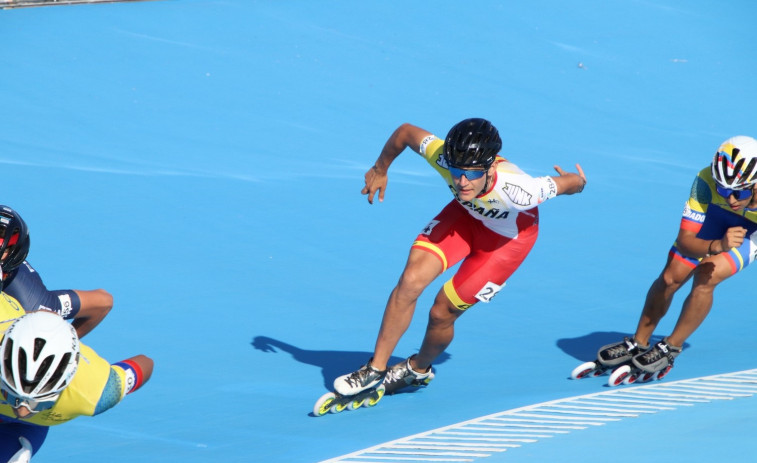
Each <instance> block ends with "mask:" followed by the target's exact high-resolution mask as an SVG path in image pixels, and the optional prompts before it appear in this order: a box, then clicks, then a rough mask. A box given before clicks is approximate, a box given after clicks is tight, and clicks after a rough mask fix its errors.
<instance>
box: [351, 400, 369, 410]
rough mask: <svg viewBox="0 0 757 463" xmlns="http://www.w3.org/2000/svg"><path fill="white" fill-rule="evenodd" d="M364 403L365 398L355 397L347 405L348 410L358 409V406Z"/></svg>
mask: <svg viewBox="0 0 757 463" xmlns="http://www.w3.org/2000/svg"><path fill="white" fill-rule="evenodd" d="M363 403H365V399H355V400H351V401H350V403H349V404H348V405H347V409H348V410H357V409H358V408H360V407H362V406H363Z"/></svg>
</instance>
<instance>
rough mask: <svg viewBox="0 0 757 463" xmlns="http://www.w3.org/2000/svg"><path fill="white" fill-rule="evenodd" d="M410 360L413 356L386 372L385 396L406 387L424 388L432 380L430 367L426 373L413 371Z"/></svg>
mask: <svg viewBox="0 0 757 463" xmlns="http://www.w3.org/2000/svg"><path fill="white" fill-rule="evenodd" d="M411 358H413V356H411V357H409V358H408V359H407V360H403V361H401V362H400V363H398V364H396V365H394V366H392V367H391V368H389V370H388V371H387V372H386V378H384V387H386V393H387V394H392V393H394V392H396V391H398V390H400V389H402V388H404V387H408V386H416V387H417V386H426V385H428V383H430V382H431V380H432V379H434V372H433V371H431V367H428V371H426V372H424V373H419V372H417V371H415V370H413V368H412V367H411V366H410V359H411Z"/></svg>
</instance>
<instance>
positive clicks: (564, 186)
mask: <svg viewBox="0 0 757 463" xmlns="http://www.w3.org/2000/svg"><path fill="white" fill-rule="evenodd" d="M576 169H577V170H578V173H573V172H565V171H564V170H562V168H561V167H560V166H555V170H556V171H557V173H558V174H560V175H559V176H555V177H552V179H553V180H554V181H555V183H556V184H557V194H558V195H572V194H573V193H580V192H582V191H583V190H584V187H585V186H586V175H585V174H584V170H583V169H581V166H580V165H578V164H576Z"/></svg>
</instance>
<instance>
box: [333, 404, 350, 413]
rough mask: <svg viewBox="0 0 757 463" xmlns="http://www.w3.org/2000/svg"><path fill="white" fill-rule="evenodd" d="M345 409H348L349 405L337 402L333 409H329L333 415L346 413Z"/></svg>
mask: <svg viewBox="0 0 757 463" xmlns="http://www.w3.org/2000/svg"><path fill="white" fill-rule="evenodd" d="M345 408H347V404H340V403H338V402H337V403H335V404H334V405H332V406H331V408H329V411H330V412H331V413H341V412H343V411H344V409H345Z"/></svg>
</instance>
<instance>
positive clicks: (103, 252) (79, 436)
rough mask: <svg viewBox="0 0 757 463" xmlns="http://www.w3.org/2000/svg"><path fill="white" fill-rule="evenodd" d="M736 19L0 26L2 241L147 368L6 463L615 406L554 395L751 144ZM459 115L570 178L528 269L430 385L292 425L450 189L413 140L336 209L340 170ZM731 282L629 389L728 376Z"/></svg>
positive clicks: (444, 8) (678, 432)
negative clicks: (730, 161) (715, 161)
mask: <svg viewBox="0 0 757 463" xmlns="http://www.w3.org/2000/svg"><path fill="white" fill-rule="evenodd" d="M756 14H757V4H755V3H754V2H751V1H746V0H742V1H731V2H711V1H701V0H692V1H674V0H648V1H641V0H639V1H633V0H632V1H616V0H611V1H606V2H593V1H583V0H579V1H575V2H568V3H566V2H562V1H557V0H543V1H535V2H503V1H496V2H494V1H491V2H474V3H470V2H468V3H464V2H452V1H441V2H430V1H420V2H393V1H391V2H346V1H328V0H326V1H319V2H313V1H304V0H299V1H253V0H175V1H170V0H166V1H147V2H132V3H110V4H96V5H70V6H63V5H59V6H48V7H41V8H18V9H7V10H2V11H0V43H2V45H1V46H0V69H1V70H2V72H0V106H1V107H2V109H1V110H0V147H1V148H0V163H1V164H0V165H1V168H2V173H3V187H2V200H0V203H4V204H8V205H11V206H12V207H14V208H16V209H18V210H19V211H21V212H22V214H23V216H24V218H25V219H26V221H27V222H28V223H29V225H30V227H31V233H32V237H33V240H32V241H33V246H32V252H31V254H30V257H29V260H30V262H32V263H33V264H34V265H35V267H37V269H38V270H39V271H40V273H41V274H42V276H43V277H44V279H45V282H46V283H47V285H48V287H50V288H70V287H73V288H81V289H89V288H97V287H102V288H106V289H108V290H109V291H110V292H112V293H113V295H114V297H115V301H116V303H115V307H114V309H113V311H112V312H111V314H110V315H109V316H108V317H107V319H106V320H105V321H104V322H103V323H102V324H101V325H100V326H99V327H98V328H97V329H96V330H95V331H94V332H93V333H92V334H90V335H89V336H88V337H86V338H85V340H84V341H85V342H86V343H87V344H89V345H91V346H92V347H94V348H95V350H97V351H98V352H99V353H100V354H101V355H103V356H104V357H105V358H107V359H109V360H111V361H113V362H115V361H118V360H121V359H123V358H126V357H129V356H132V355H135V354H138V353H144V354H146V355H149V356H151V357H153V358H154V360H155V363H156V366H155V372H154V375H153V378H152V380H151V381H150V382H149V383H148V384H147V385H146V386H145V387H144V388H143V389H142V390H140V391H138V392H137V393H136V394H133V395H131V396H129V397H128V398H127V399H126V400H125V401H124V402H123V403H122V404H120V405H119V406H117V407H116V408H114V409H112V410H110V411H108V412H107V413H105V414H103V415H100V416H97V417H94V418H86V417H82V418H78V419H76V420H74V421H73V422H70V423H68V424H65V425H62V426H58V427H55V428H53V429H51V432H50V434H49V437H48V439H47V442H46V443H45V445H44V446H43V447H42V449H41V451H40V452H39V453H38V454H37V456H35V458H34V460H33V461H34V462H35V463H43V462H60V461H72V462H73V461H76V462H77V463H85V462H98V463H99V462H102V461H108V462H111V463H117V462H133V461H135V460H136V461H140V462H145V463H146V462H166V461H176V462H184V463H193V462H270V463H276V462H282V463H284V462H287V463H289V462H319V461H324V460H328V459H332V458H337V457H341V456H344V455H346V454H350V453H353V452H360V451H361V450H363V449H366V448H369V447H373V446H380V445H382V444H384V443H386V442H389V441H394V440H397V439H402V438H405V437H408V436H413V435H416V434H418V433H423V432H426V431H430V430H434V429H438V428H441V427H446V426H453V425H456V424H458V423H461V422H465V421H468V420H475V419H478V418H480V417H483V416H487V415H491V414H497V413H501V412H507V411H510V410H515V409H519V408H521V407H530V406H535V405H538V404H543V403H545V402H550V401H560V400H563V399H571V398H575V397H578V396H584V395H587V394H595V393H604V392H610V391H616V390H618V389H617V388H613V389H610V388H608V387H606V386H604V383H605V381H606V379H605V378H592V379H585V380H581V381H573V380H570V379H569V378H568V377H569V375H570V371H571V370H572V369H573V368H574V367H575V366H576V365H578V364H579V363H581V362H582V361H585V360H589V359H591V358H593V355H594V353H595V352H596V349H597V347H599V346H600V345H602V344H604V343H606V342H611V341H614V340H617V339H619V338H621V337H622V336H623V335H626V334H629V333H632V332H633V330H634V329H635V327H636V322H637V320H638V316H639V313H640V311H641V306H642V303H643V300H644V297H645V294H646V291H647V289H648V287H649V284H650V283H651V282H652V281H653V280H654V279H655V278H656V276H657V275H658V274H659V272H660V270H661V269H662V267H663V264H664V262H665V257H666V253H667V251H668V249H669V247H670V245H671V243H672V241H673V239H674V238H675V235H676V233H677V230H678V224H679V221H680V216H681V211H682V208H683V204H684V201H685V200H686V198H687V195H688V192H689V188H690V185H691V182H692V181H693V179H694V176H695V175H696V173H697V172H698V171H699V170H700V169H701V168H702V167H704V166H706V165H707V164H708V163H709V162H710V159H711V156H712V154H713V153H714V151H715V149H716V148H717V146H718V145H719V144H720V143H721V142H722V141H723V140H725V139H726V138H728V137H730V136H733V135H737V134H744V135H751V136H757V116H756V115H755V114H756V112H755V108H757V86H755V82H754V80H755V75H757V51H756V50H755V45H754V44H755V41H754V20H755V15H756ZM474 116H477V117H486V118H489V119H491V120H492V121H493V122H494V123H495V125H497V127H498V128H499V130H500V133H501V134H502V137H503V144H504V146H503V154H504V155H505V156H506V157H508V158H509V159H510V160H512V161H513V162H515V163H517V164H518V165H520V166H521V167H522V168H523V169H524V170H526V171H527V172H529V173H530V174H532V175H551V174H552V173H553V170H552V167H553V166H554V165H560V166H562V167H563V168H565V169H568V170H575V167H574V165H575V163H580V164H581V165H582V167H583V168H584V170H585V172H586V175H587V177H588V181H589V182H588V185H587V187H586V190H585V191H584V193H583V194H581V195H577V196H567V197H559V198H557V199H555V200H551V201H549V202H547V203H546V204H544V205H543V206H542V207H541V236H540V238H539V241H538V242H537V245H536V247H535V248H534V250H533V252H532V253H531V255H530V256H529V258H528V259H527V260H526V262H525V264H524V265H523V266H522V267H521V268H520V269H519V271H518V272H516V274H515V275H514V276H513V277H512V278H511V279H510V281H508V284H507V286H506V288H504V289H503V291H502V292H500V293H499V295H498V296H497V298H496V299H495V300H494V301H493V302H492V303H491V304H488V305H484V304H480V305H479V306H476V307H475V308H474V309H473V310H471V311H470V312H469V313H467V314H466V315H465V316H464V317H462V318H461V319H460V320H459V322H458V324H457V335H456V338H455V340H454V342H453V343H452V345H451V346H450V347H449V349H448V351H447V353H446V354H445V355H444V356H443V357H441V358H440V359H439V361H438V362H437V364H436V365H435V368H436V372H437V377H436V379H435V380H434V382H433V383H432V385H431V386H430V387H428V388H426V389H423V390H418V391H416V392H411V393H403V394H398V395H395V396H393V397H387V398H385V399H384V400H383V401H382V402H381V403H380V404H379V405H378V406H377V407H374V408H372V409H361V410H359V411H356V412H345V413H342V414H339V415H328V416H325V417H321V418H316V417H313V416H311V410H312V407H313V404H314V402H315V401H316V399H318V397H319V396H321V395H322V394H323V393H324V392H326V388H327V386H329V385H330V384H331V382H332V380H333V379H334V378H335V377H336V376H338V375H340V374H342V373H346V372H349V371H352V370H353V369H355V368H357V367H358V366H360V365H361V364H362V363H364V362H365V361H366V360H367V359H368V357H369V356H370V355H371V354H370V353H371V351H372V349H373V345H374V341H375V336H376V334H377V331H378V326H379V323H380V320H381V316H382V313H383V308H384V304H385V302H386V299H387V297H388V295H389V292H390V290H391V289H392V287H393V286H394V284H395V283H396V281H397V278H398V277H399V274H400V272H401V269H402V267H403V265H404V262H405V259H406V257H407V252H408V250H409V246H410V244H411V242H412V240H413V238H414V237H415V235H416V234H417V233H418V231H419V230H420V229H421V228H422V227H423V226H424V225H426V223H427V222H428V220H430V219H431V218H432V217H433V216H434V215H435V214H436V213H437V212H438V211H439V210H440V209H441V208H442V206H443V205H445V204H446V203H447V202H448V201H449V200H450V199H451V197H450V195H449V193H448V192H447V189H446V187H445V186H444V184H443V182H442V181H441V180H440V179H439V178H438V177H437V176H436V174H435V173H434V172H433V171H432V170H431V169H429V168H428V166H427V165H426V164H425V163H424V162H422V161H421V160H420V159H419V158H418V157H417V156H416V155H414V154H413V153H412V152H410V151H407V152H405V153H404V154H403V155H402V156H401V157H400V158H399V159H398V160H397V162H396V163H395V164H394V165H393V166H392V168H391V169H390V173H389V188H388V190H387V193H386V199H385V201H384V202H383V203H381V204H374V205H372V206H371V205H369V204H368V203H367V201H366V199H365V197H364V196H362V195H361V194H360V190H361V188H362V187H363V174H364V172H365V171H366V170H367V169H368V168H369V167H370V166H371V165H372V164H373V162H374V160H375V158H376V157H377V156H378V154H379V152H380V150H381V148H382V146H383V144H384V142H385V141H386V139H387V137H388V136H389V135H390V134H391V132H392V131H393V130H394V129H395V128H396V127H397V126H398V125H399V124H401V123H403V122H411V123H414V124H416V125H419V126H421V127H424V128H426V129H428V130H430V131H432V132H434V133H436V134H437V135H440V136H443V135H445V134H446V132H447V130H448V129H449V127H451V126H452V125H453V124H454V123H456V122H457V121H459V120H461V119H463V118H466V117H474ZM751 273H752V272H751V271H750V272H746V274H742V275H738V276H737V277H735V278H733V279H731V280H729V281H727V282H725V283H724V284H723V285H721V287H719V288H718V290H717V291H716V299H715V304H714V308H713V310H712V312H711V314H710V316H709V318H708V319H707V320H706V322H705V323H704V324H703V325H702V327H701V328H700V329H699V330H698V331H697V332H696V333H695V334H694V336H692V337H691V338H690V339H689V340H688V345H687V349H686V351H685V352H684V354H683V355H682V356H681V357H679V359H678V362H677V364H676V368H675V369H673V371H672V372H671V373H670V375H669V376H668V377H667V378H666V379H665V380H664V381H662V382H657V383H654V386H657V385H664V384H672V383H674V382H676V381H680V380H689V379H695V378H700V377H704V376H710V375H723V374H728V373H731V372H740V371H744V370H751V369H754V368H756V367H757V361H756V360H755V357H754V354H753V352H755V350H757V338H756V337H755V336H754V331H755V327H757V311H755V310H754V308H753V307H752V306H753V304H752V303H751V302H750V301H751V298H752V294H753V289H752V288H753V287H754V281H755V280H754V275H753V274H751ZM449 276H450V275H449V274H448V275H445V276H444V277H442V278H440V279H439V280H438V281H437V282H435V283H434V284H433V285H432V286H431V287H430V288H429V289H428V291H427V292H426V293H425V294H424V295H423V296H422V298H421V300H420V302H419V304H418V309H417V311H416V315H415V318H414V321H413V323H412V325H411V327H410V329H409V330H408V332H407V334H406V335H405V337H404V338H403V339H402V341H401V342H400V345H399V346H398V349H397V350H396V352H395V355H396V358H397V359H399V358H400V357H406V356H408V355H410V354H412V353H414V352H415V351H416V350H417V349H418V347H419V346H420V341H421V338H422V335H423V331H424V328H425V322H426V317H427V313H428V307H429V306H430V304H431V302H432V299H433V296H434V295H435V293H436V291H437V290H438V288H439V287H440V286H441V284H442V283H443V282H444V281H446V279H447V278H449ZM687 290H688V287H687V288H686V289H685V290H684V291H682V292H681V293H679V295H678V296H677V297H676V299H675V301H674V302H673V306H672V307H671V311H670V314H669V315H668V317H667V318H666V319H664V320H663V323H661V325H660V327H659V328H658V331H657V334H659V335H665V334H667V333H669V332H670V330H671V329H672V327H673V324H674V322H675V319H676V317H677V315H678V311H679V309H680V305H681V303H682V302H683V299H684V297H685V292H687ZM640 387H646V386H637V385H634V386H627V387H626V389H628V390H631V389H638V388H640ZM755 413H757V398H754V397H740V398H734V399H733V400H722V401H719V400H714V401H711V402H704V403H698V404H697V405H696V406H693V407H679V408H676V409H675V410H665V411H661V412H659V413H654V414H649V415H644V416H639V417H628V418H624V419H621V420H620V421H617V422H609V423H607V424H606V425H604V426H596V427H592V428H591V429H586V430H580V431H578V430H577V431H575V432H570V433H566V434H555V435H554V437H551V438H541V439H537V442H533V443H529V444H527V445H523V446H521V447H518V448H511V449H509V450H507V451H506V452H496V453H493V454H492V455H491V456H485V457H475V456H473V455H474V454H476V452H474V451H473V450H471V451H467V452H466V451H458V452H449V455H446V456H433V455H427V456H426V457H418V458H420V460H419V459H418V458H415V457H412V458H415V459H410V460H402V461H468V460H471V459H473V460H476V461H479V460H480V461H485V462H505V461H507V462H510V461H512V462H543V461H580V462H605V461H609V460H610V459H613V458H616V457H621V458H631V459H637V458H655V459H660V460H661V461H663V460H668V461H689V462H711V461H726V460H727V461H750V459H751V455H752V454H753V453H754V451H755V450H756V449H757V445H756V444H755V441H754V431H755V424H754V416H755ZM587 416H592V415H587ZM427 453H429V454H432V453H433V452H427ZM442 453H444V452H442ZM455 453H457V454H461V455H463V456H460V455H457V456H454V455H452V454H455ZM464 455H468V456H467V457H466V456H464ZM356 458H357V457H356ZM394 458H398V459H399V458H401V457H399V456H396V455H394V454H391V453H390V454H387V455H385V456H383V457H379V458H375V459H373V460H359V459H356V460H354V461H378V462H380V461H393V459H394ZM423 458H427V459H426V460H423ZM445 458H446V459H445Z"/></svg>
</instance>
